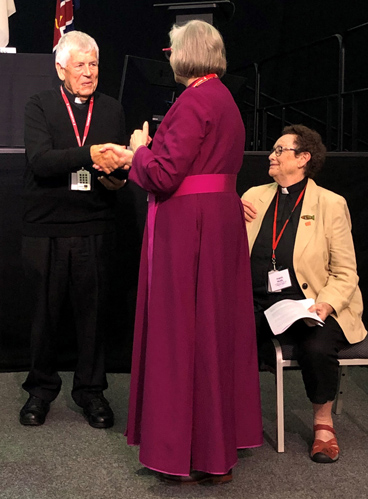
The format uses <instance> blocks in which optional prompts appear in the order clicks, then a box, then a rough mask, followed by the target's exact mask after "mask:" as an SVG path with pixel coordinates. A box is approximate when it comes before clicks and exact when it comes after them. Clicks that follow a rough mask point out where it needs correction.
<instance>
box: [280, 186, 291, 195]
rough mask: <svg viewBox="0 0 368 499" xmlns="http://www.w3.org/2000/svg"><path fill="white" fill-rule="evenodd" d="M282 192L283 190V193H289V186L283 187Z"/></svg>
mask: <svg viewBox="0 0 368 499" xmlns="http://www.w3.org/2000/svg"><path fill="white" fill-rule="evenodd" d="M281 192H282V194H289V191H288V190H287V187H281Z"/></svg>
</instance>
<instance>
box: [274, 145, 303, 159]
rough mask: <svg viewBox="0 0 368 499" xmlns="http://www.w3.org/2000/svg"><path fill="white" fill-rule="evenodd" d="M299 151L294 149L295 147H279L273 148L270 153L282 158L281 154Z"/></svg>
mask: <svg viewBox="0 0 368 499" xmlns="http://www.w3.org/2000/svg"><path fill="white" fill-rule="evenodd" d="M297 150H298V149H294V148H293V147H282V146H277V147H273V148H272V149H271V151H270V154H272V153H275V154H276V156H277V157H278V156H281V154H282V153H283V152H284V151H297Z"/></svg>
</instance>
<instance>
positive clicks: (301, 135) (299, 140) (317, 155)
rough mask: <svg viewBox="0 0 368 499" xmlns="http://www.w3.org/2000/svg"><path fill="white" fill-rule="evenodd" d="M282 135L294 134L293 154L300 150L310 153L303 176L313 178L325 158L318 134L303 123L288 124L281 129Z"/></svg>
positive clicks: (324, 148)
mask: <svg viewBox="0 0 368 499" xmlns="http://www.w3.org/2000/svg"><path fill="white" fill-rule="evenodd" d="M282 135H295V146H296V149H297V151H296V152H295V155H298V154H299V153H301V152H309V153H310V155H311V159H310V160H309V161H308V163H307V165H306V168H305V176H306V177H310V178H313V177H314V176H315V175H316V173H317V172H319V170H320V169H321V168H322V166H323V163H324V162H325V158H326V147H325V146H324V144H323V143H322V139H321V136H320V134H319V133H318V132H316V131H315V130H312V129H311V128H308V127H306V126H304V125H290V126H286V127H285V128H284V129H283V131H282Z"/></svg>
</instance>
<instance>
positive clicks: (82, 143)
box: [60, 86, 94, 147]
mask: <svg viewBox="0 0 368 499" xmlns="http://www.w3.org/2000/svg"><path fill="white" fill-rule="evenodd" d="M60 91H61V95H62V97H63V99H64V102H65V105H66V108H67V110H68V113H69V117H70V121H71V122H72V125H73V129H74V133H75V136H76V138H77V142H78V145H79V147H82V146H84V143H85V142H86V138H87V135H88V132H89V127H90V125H91V118H92V110H93V101H94V98H93V95H92V97H91V100H90V101H89V108H88V114H87V120H86V126H85V127H84V132H83V140H82V142H81V139H80V136H79V131H78V127H77V123H76V121H75V118H74V113H73V110H72V106H71V105H70V102H69V100H68V97H67V96H66V95H65V92H64V89H63V87H62V86H60Z"/></svg>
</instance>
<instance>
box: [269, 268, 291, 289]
mask: <svg viewBox="0 0 368 499" xmlns="http://www.w3.org/2000/svg"><path fill="white" fill-rule="evenodd" d="M290 286H291V280H290V273H289V269H284V270H270V271H269V273H268V292H269V293H280V292H281V290H282V289H285V288H290Z"/></svg>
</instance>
